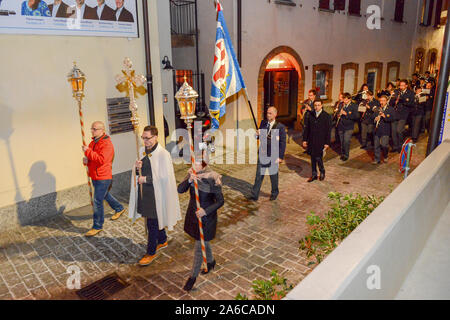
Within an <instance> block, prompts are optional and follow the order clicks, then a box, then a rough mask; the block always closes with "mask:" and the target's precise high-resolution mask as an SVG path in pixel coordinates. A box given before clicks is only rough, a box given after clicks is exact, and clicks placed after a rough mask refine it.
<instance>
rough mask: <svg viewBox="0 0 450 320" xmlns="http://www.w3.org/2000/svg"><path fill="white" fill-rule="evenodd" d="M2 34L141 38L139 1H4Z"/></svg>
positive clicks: (0, 0) (0, 19)
mask: <svg viewBox="0 0 450 320" xmlns="http://www.w3.org/2000/svg"><path fill="white" fill-rule="evenodd" d="M0 33H7V34H44V35H74V36H96V37H98V36H104V37H127V38H137V37H138V36H139V34H138V23H137V7H136V0H77V1H75V0H62V1H61V0H0Z"/></svg>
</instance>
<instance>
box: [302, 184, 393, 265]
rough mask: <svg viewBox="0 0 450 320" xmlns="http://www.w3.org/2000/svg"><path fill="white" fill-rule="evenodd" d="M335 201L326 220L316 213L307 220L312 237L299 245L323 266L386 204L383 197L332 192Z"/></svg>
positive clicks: (306, 238) (305, 238) (304, 239)
mask: <svg viewBox="0 0 450 320" xmlns="http://www.w3.org/2000/svg"><path fill="white" fill-rule="evenodd" d="M328 198H329V199H330V200H332V201H333V203H332V205H331V208H330V210H329V211H328V212H327V213H326V214H325V217H324V218H321V217H319V216H318V215H316V214H315V213H314V212H311V214H310V215H308V216H307V217H306V222H307V224H308V225H309V226H310V233H309V235H307V236H306V237H304V238H303V239H301V240H300V241H299V243H300V249H301V250H306V254H307V256H308V257H311V256H314V257H315V258H316V262H317V263H320V262H321V261H322V260H323V258H324V257H325V256H326V255H327V254H329V253H330V252H331V251H333V249H334V248H336V246H337V245H338V244H339V243H341V242H342V240H344V239H345V237H347V236H348V235H349V234H350V233H351V232H352V231H353V230H354V229H355V228H356V227H357V226H358V225H359V224H360V223H361V222H362V221H363V220H364V219H365V218H366V217H367V216H368V215H369V214H370V213H371V212H372V211H373V210H374V209H375V208H376V207H377V206H378V205H379V204H380V203H381V202H382V201H383V200H384V197H376V196H362V195H360V194H356V195H353V194H351V193H350V194H347V195H342V194H341V193H339V192H330V193H329V194H328Z"/></svg>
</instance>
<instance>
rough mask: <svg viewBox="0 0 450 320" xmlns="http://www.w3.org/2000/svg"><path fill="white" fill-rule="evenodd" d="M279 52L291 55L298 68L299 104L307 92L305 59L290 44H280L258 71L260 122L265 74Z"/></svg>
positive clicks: (258, 115)
mask: <svg viewBox="0 0 450 320" xmlns="http://www.w3.org/2000/svg"><path fill="white" fill-rule="evenodd" d="M279 54H287V55H289V56H291V57H292V58H293V59H291V62H292V63H293V64H294V66H295V69H296V70H297V73H298V77H299V81H298V95H297V106H298V105H299V104H301V102H302V101H303V98H304V94H305V68H304V66H303V61H302V59H301V58H300V56H299V54H298V53H297V52H296V51H295V50H294V49H292V48H291V47H288V46H279V47H277V48H275V49H273V50H272V51H270V52H269V53H268V54H267V55H266V56H265V57H264V59H263V61H262V63H261V66H260V68H259V73H258V101H257V103H258V109H257V118H258V123H259V122H260V121H261V119H263V118H264V115H263V113H264V75H265V72H266V69H267V65H268V64H269V62H270V60H272V59H273V58H274V57H275V56H277V55H279Z"/></svg>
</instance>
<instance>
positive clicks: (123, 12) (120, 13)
mask: <svg viewBox="0 0 450 320" xmlns="http://www.w3.org/2000/svg"><path fill="white" fill-rule="evenodd" d="M124 2H125V0H116V6H117V9H116V12H115V15H116V20H117V21H123V22H134V18H133V14H132V13H131V12H130V11H128V10H127V9H125V6H124V5H123V4H124Z"/></svg>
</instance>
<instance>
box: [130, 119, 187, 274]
mask: <svg viewBox="0 0 450 320" xmlns="http://www.w3.org/2000/svg"><path fill="white" fill-rule="evenodd" d="M142 139H143V140H144V147H142V148H141V149H140V151H139V155H140V157H141V158H140V159H138V160H137V161H136V163H135V165H134V167H133V170H132V176H131V191H130V202H129V208H128V212H129V217H130V218H131V219H132V220H133V222H134V221H136V219H138V218H140V217H144V218H145V219H146V227H147V231H148V244H147V253H146V254H145V255H144V257H143V258H142V259H141V260H140V261H139V264H140V265H141V266H146V265H149V264H150V263H151V262H152V261H153V260H154V259H155V257H156V251H157V250H158V249H161V248H164V247H167V245H168V243H167V235H166V232H165V227H167V229H168V230H169V231H171V230H173V227H174V226H175V225H176V223H177V222H178V221H179V220H181V214H180V203H179V199H178V192H177V184H176V180H175V174H174V170H173V165H172V159H171V157H170V153H169V152H168V151H167V150H166V149H164V148H163V147H161V146H160V145H159V144H158V129H157V128H156V127H154V126H147V127H145V128H144V132H143V133H142ZM139 169H141V170H142V171H141V174H142V175H141V176H139V172H138V170H139Z"/></svg>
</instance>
